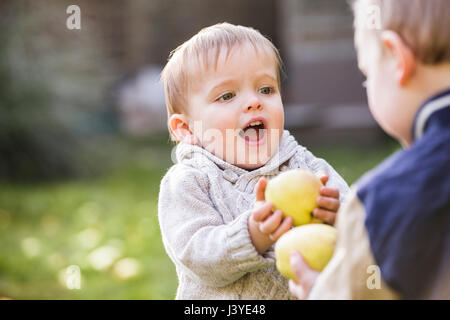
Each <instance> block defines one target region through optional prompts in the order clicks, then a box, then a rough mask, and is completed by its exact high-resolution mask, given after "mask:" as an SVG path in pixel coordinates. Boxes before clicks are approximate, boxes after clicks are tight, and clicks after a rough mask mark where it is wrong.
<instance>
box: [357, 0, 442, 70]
mask: <svg viewBox="0 0 450 320" xmlns="http://www.w3.org/2000/svg"><path fill="white" fill-rule="evenodd" d="M366 1H367V4H369V5H371V7H372V9H373V8H375V9H377V11H378V12H374V11H372V12H371V11H370V10H365V11H361V10H358V9H360V8H359V5H361V3H362V2H363V0H353V1H352V7H353V10H354V13H355V17H356V18H357V19H358V18H359V19H362V20H364V18H365V19H367V17H358V15H361V14H366V15H370V14H379V18H380V19H379V20H380V21H379V26H378V27H379V28H377V27H376V26H375V28H370V27H368V29H372V31H373V32H375V33H379V31H382V30H391V31H394V32H396V33H397V34H398V35H399V36H400V37H401V38H402V39H403V41H404V42H405V43H406V44H407V45H408V46H409V47H410V49H411V50H412V52H413V53H414V55H415V57H416V58H417V59H418V60H419V61H420V62H422V63H424V64H439V63H442V62H446V61H449V60H450V40H449V39H450V3H449V1H448V0H366ZM366 9H367V7H366ZM369 9H370V8H369ZM371 18H373V16H372V17H371ZM355 21H356V19H355ZM366 27H367V25H366Z"/></svg>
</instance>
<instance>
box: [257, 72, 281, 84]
mask: <svg viewBox="0 0 450 320" xmlns="http://www.w3.org/2000/svg"><path fill="white" fill-rule="evenodd" d="M256 76H257V78H258V79H263V78H269V79H270V80H272V81H274V82H277V81H278V80H277V79H276V78H275V77H274V76H273V75H271V74H269V73H265V72H264V73H261V74H258V73H257V74H256Z"/></svg>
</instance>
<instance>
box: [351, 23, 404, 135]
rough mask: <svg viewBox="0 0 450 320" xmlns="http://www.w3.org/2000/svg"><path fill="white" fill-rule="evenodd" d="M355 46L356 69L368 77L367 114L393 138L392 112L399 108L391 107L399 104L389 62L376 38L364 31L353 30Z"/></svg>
mask: <svg viewBox="0 0 450 320" xmlns="http://www.w3.org/2000/svg"><path fill="white" fill-rule="evenodd" d="M355 43H356V46H357V51H358V66H359V69H360V70H361V72H362V73H363V74H364V75H365V76H366V78H367V79H366V82H365V87H366V90H367V99H368V104H369V108H370V111H371V113H372V115H373V117H374V118H375V120H376V121H377V122H378V123H379V125H380V126H381V127H382V128H383V130H384V131H386V132H387V133H388V134H390V135H393V136H396V121H397V118H398V117H397V116H396V113H395V110H398V109H397V108H394V107H395V105H396V104H397V103H398V102H399V101H398V95H397V90H396V88H397V83H396V81H395V78H394V76H393V75H392V74H391V70H390V69H391V68H390V66H389V62H390V61H389V60H388V59H386V57H384V56H383V53H382V48H381V44H380V43H378V41H377V39H375V35H372V34H368V31H367V30H365V29H364V28H361V27H357V28H356V31H355Z"/></svg>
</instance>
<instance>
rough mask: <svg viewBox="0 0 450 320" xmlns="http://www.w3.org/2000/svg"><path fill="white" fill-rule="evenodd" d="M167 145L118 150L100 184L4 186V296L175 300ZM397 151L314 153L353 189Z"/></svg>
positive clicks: (0, 225)
mask: <svg viewBox="0 0 450 320" xmlns="http://www.w3.org/2000/svg"><path fill="white" fill-rule="evenodd" d="M161 141H162V142H161ZM161 141H159V142H158V141H157V142H155V141H150V142H149V141H132V142H129V141H128V142H121V143H118V144H114V145H113V146H114V147H113V149H114V151H113V152H112V157H113V158H114V163H115V165H114V166H113V167H111V168H110V169H109V170H107V171H106V172H108V174H104V175H103V176H101V177H97V178H95V179H90V180H86V179H84V180H75V181H65V182H59V183H48V184H31V185H23V184H22V185H8V184H5V183H3V184H1V183H0V243H1V247H0V297H2V296H3V297H11V298H14V299H173V298H174V296H175V291H176V286H177V278H176V273H175V268H174V266H173V265H172V263H171V261H170V260H169V258H168V257H167V255H166V253H165V251H164V248H163V246H162V241H161V234H160V230H159V225H158V219H157V199H158V190H159V183H160V180H161V178H162V176H163V175H164V173H165V171H166V170H167V168H168V167H170V165H171V161H170V146H169V145H167V144H166V143H165V142H166V141H167V140H164V138H163V139H161ZM395 148H396V145H394V144H392V143H387V144H385V145H381V146H378V147H374V148H370V149H369V148H357V147H342V146H333V147H317V148H311V150H312V151H313V152H314V153H315V154H316V155H317V156H320V157H323V158H325V159H326V160H327V161H328V162H329V163H330V164H332V165H333V166H334V167H335V169H336V170H337V171H338V172H340V173H341V174H342V175H343V177H344V178H345V179H346V180H347V181H348V182H349V183H352V182H354V181H355V180H356V179H357V178H358V177H359V176H360V175H361V174H362V173H363V172H365V171H366V170H368V169H370V168H372V167H373V166H375V165H376V164H377V163H378V162H379V161H381V160H382V159H383V158H385V157H386V156H387V155H389V154H390V153H392V151H393V150H394V149H395ZM103 246H108V247H112V248H113V249H114V250H116V253H117V254H118V255H119V256H118V257H115V258H116V259H115V260H114V257H113V258H112V259H113V261H114V262H113V263H111V265H110V266H107V267H105V268H104V269H102V270H98V269H96V268H95V267H94V265H93V263H92V259H90V257H92V256H91V253H92V252H93V251H94V250H95V249H97V248H99V247H103ZM123 258H132V259H134V260H133V261H135V263H137V264H138V266H139V269H138V272H137V273H136V274H135V275H134V276H133V277H131V278H127V279H123V278H119V277H118V276H117V272H116V270H117V268H118V264H117V263H116V262H117V261H120V260H121V259H123ZM70 265H76V266H78V267H79V268H80V270H81V279H82V280H81V289H80V290H69V289H68V288H67V286H66V284H67V282H66V281H65V280H61V275H64V274H66V273H65V271H66V268H67V267H68V266H70Z"/></svg>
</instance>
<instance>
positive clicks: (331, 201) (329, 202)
mask: <svg viewBox="0 0 450 320" xmlns="http://www.w3.org/2000/svg"><path fill="white" fill-rule="evenodd" d="M316 203H317V204H318V205H319V206H320V207H321V208H324V209H327V210H332V211H338V209H339V206H340V205H341V203H340V202H339V200H338V199H335V198H330V197H321V196H319V197H318V198H317V200H316Z"/></svg>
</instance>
